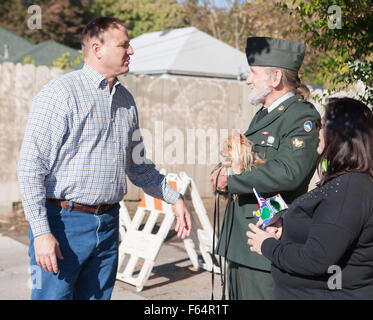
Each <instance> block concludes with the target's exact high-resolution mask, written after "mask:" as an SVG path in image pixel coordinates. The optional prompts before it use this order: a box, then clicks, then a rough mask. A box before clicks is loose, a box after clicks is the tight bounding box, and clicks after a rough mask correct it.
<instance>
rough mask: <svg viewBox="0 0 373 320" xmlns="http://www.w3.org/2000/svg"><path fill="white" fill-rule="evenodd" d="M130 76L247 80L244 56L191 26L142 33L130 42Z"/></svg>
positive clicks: (247, 70)
mask: <svg viewBox="0 0 373 320" xmlns="http://www.w3.org/2000/svg"><path fill="white" fill-rule="evenodd" d="M131 45H132V47H133V49H134V55H133V56H132V57H131V62H130V73H134V74H151V75H162V74H173V75H184V76H196V77H212V78H223V79H239V80H243V79H245V78H246V76H247V74H248V72H249V69H248V63H247V59H246V55H245V54H244V53H243V52H241V51H239V50H237V49H235V48H233V47H231V46H229V45H228V44H226V43H224V42H222V41H220V40H218V39H216V38H214V37H212V36H210V35H208V34H207V33H205V32H202V31H199V30H198V29H196V28H194V27H188V28H180V29H168V30H164V31H159V32H151V33H146V34H143V35H141V36H139V37H137V38H134V39H132V40H131Z"/></svg>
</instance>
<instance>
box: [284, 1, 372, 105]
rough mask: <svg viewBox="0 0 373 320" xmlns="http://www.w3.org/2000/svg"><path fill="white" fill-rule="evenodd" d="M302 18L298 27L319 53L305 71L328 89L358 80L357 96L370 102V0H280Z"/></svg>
mask: <svg viewBox="0 0 373 320" xmlns="http://www.w3.org/2000/svg"><path fill="white" fill-rule="evenodd" d="M279 5H280V6H281V7H283V8H286V9H289V10H290V12H291V14H292V15H296V16H298V17H300V18H301V19H302V23H301V25H300V26H299V28H298V31H299V32H300V33H302V34H303V35H304V36H305V39H306V41H307V43H308V44H309V45H310V46H312V47H313V48H316V49H318V50H320V52H322V53H323V55H322V56H321V57H320V58H319V60H318V63H317V64H316V65H314V66H313V68H312V71H311V70H308V71H307V72H308V73H309V74H310V75H311V76H313V77H314V78H315V79H316V80H317V81H320V82H322V83H323V84H324V85H327V87H328V89H329V92H332V91H334V90H337V89H342V88H346V87H347V86H348V85H349V84H351V83H355V82H356V81H359V80H360V81H362V82H363V83H364V85H365V86H366V90H365V94H364V95H362V96H360V98H361V99H362V100H363V101H364V102H366V103H367V104H368V105H370V106H373V74H372V70H373V19H372V14H373V1H372V0H354V1H352V0H333V1H330V0H307V1H300V0H292V1H280V2H279Z"/></svg>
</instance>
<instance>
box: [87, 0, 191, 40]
mask: <svg viewBox="0 0 373 320" xmlns="http://www.w3.org/2000/svg"><path fill="white" fill-rule="evenodd" d="M89 11H90V15H91V18H93V17H99V16H114V17H116V18H119V19H121V20H122V21H123V22H124V23H125V24H126V26H127V29H128V33H129V36H130V37H131V38H134V37H137V36H139V35H141V34H143V33H146V32H153V31H160V30H164V29H167V28H179V27H184V26H185V24H184V14H183V10H182V7H181V5H180V4H179V3H178V2H177V1H176V0H162V1H161V3H160V1H157V0H119V1H118V0H93V1H92V2H91V6H90V8H89Z"/></svg>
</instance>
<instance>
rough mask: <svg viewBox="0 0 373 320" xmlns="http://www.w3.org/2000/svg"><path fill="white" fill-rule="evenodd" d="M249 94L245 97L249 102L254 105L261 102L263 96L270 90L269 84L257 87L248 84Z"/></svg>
mask: <svg viewBox="0 0 373 320" xmlns="http://www.w3.org/2000/svg"><path fill="white" fill-rule="evenodd" d="M249 90H250V92H249V95H248V97H247V99H248V100H249V103H250V104H252V105H254V106H256V105H258V104H263V103H264V99H265V97H266V96H267V95H268V94H270V93H271V92H272V89H271V88H270V87H269V86H263V87H261V88H259V89H257V88H256V87H255V86H254V85H252V84H251V85H249Z"/></svg>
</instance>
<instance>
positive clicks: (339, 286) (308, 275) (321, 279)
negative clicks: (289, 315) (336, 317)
mask: <svg viewBox="0 0 373 320" xmlns="http://www.w3.org/2000/svg"><path fill="white" fill-rule="evenodd" d="M372 216H373V182H372V181H371V180H370V178H369V176H368V175H366V174H363V173H353V172H351V173H346V174H343V175H341V176H339V177H337V178H335V179H333V180H332V181H330V182H328V183H327V184H325V185H324V186H322V187H320V188H316V189H314V190H312V191H310V192H308V193H306V194H305V195H303V196H301V197H299V198H298V199H296V200H295V201H294V202H293V203H292V205H291V206H290V207H289V209H288V210H287V212H286V214H285V216H284V220H283V234H282V237H281V240H280V241H278V240H276V239H274V238H269V239H266V240H265V241H264V242H263V244H262V248H261V250H262V253H263V255H264V256H265V257H267V258H268V259H269V260H270V261H272V275H273V279H274V281H275V285H276V289H275V295H276V298H277V299H323V300H324V299H373V217H372ZM336 266H339V267H340V269H341V271H342V274H337V270H338V267H336ZM328 269H329V273H328ZM340 280H341V281H340Z"/></svg>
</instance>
